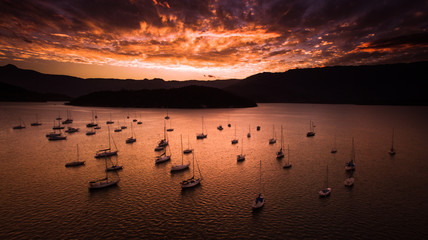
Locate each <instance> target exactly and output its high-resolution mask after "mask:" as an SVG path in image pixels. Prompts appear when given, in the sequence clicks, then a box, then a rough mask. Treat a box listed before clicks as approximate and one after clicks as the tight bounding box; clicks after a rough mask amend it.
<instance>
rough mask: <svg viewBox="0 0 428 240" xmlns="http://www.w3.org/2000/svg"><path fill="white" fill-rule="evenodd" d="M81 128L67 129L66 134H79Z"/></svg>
mask: <svg viewBox="0 0 428 240" xmlns="http://www.w3.org/2000/svg"><path fill="white" fill-rule="evenodd" d="M78 131H79V128H75V127H67V130H65V131H64V132H66V133H75V132H78Z"/></svg>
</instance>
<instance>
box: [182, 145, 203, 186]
mask: <svg viewBox="0 0 428 240" xmlns="http://www.w3.org/2000/svg"><path fill="white" fill-rule="evenodd" d="M196 165H197V167H198V172H199V178H195V153H193V175H192V177H191V178H189V179H187V180H184V181H182V182H181V183H180V185H181V188H182V189H185V188H191V187H195V186H197V185H198V184H200V183H201V181H202V174H201V170H200V169H199V164H198V162H196Z"/></svg>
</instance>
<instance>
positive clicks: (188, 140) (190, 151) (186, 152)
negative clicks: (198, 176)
mask: <svg viewBox="0 0 428 240" xmlns="http://www.w3.org/2000/svg"><path fill="white" fill-rule="evenodd" d="M192 152H193V149H191V148H190V138H189V135H187V149H184V150H183V153H184V154H188V153H192Z"/></svg>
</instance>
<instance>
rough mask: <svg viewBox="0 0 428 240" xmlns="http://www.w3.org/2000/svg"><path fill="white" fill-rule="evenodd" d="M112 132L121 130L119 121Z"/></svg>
mask: <svg viewBox="0 0 428 240" xmlns="http://www.w3.org/2000/svg"><path fill="white" fill-rule="evenodd" d="M114 132H122V128H121V127H120V123H119V121H117V128H116V129H114Z"/></svg>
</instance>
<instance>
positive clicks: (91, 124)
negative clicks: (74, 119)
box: [86, 110, 98, 128]
mask: <svg viewBox="0 0 428 240" xmlns="http://www.w3.org/2000/svg"><path fill="white" fill-rule="evenodd" d="M96 126H98V123H95V120H94V111H93V110H92V120H91V122H90V123H88V124H86V127H87V128H91V127H96Z"/></svg>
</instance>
